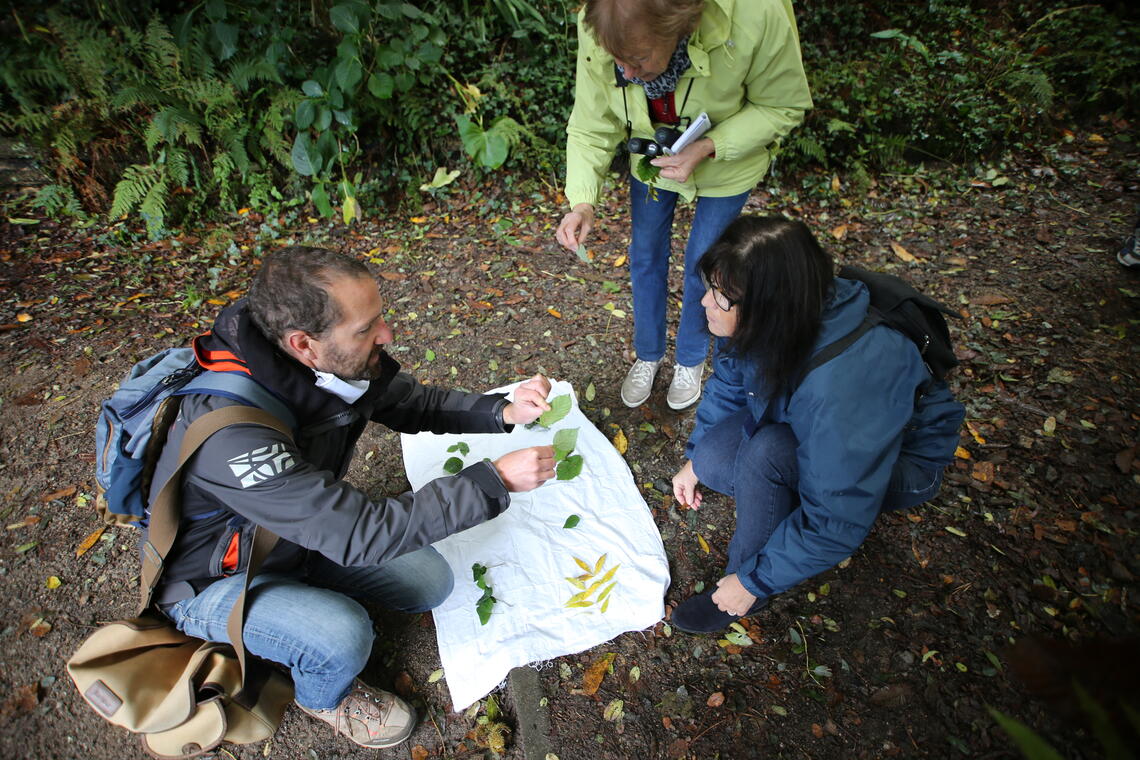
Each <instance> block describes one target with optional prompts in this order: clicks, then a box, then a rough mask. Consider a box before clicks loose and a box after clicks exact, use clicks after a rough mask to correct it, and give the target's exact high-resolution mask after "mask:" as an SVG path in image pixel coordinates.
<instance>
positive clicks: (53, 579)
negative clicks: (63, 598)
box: [47, 575, 63, 588]
mask: <svg viewBox="0 0 1140 760" xmlns="http://www.w3.org/2000/svg"><path fill="white" fill-rule="evenodd" d="M62 585H63V581H61V580H60V579H59V578H58V577H57V576H54V575H51V576H48V579H47V587H48V588H59V587H60V586H62Z"/></svg>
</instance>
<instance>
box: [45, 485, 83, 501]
mask: <svg viewBox="0 0 1140 760" xmlns="http://www.w3.org/2000/svg"><path fill="white" fill-rule="evenodd" d="M73 493H75V486H68V487H67V488H61V489H59V490H58V491H52V492H51V493H45V494H44V495H43V496H41V497H40V501H44V502H46V501H55V500H56V499H66V498H67V497H68V496H71V495H72V494H73Z"/></svg>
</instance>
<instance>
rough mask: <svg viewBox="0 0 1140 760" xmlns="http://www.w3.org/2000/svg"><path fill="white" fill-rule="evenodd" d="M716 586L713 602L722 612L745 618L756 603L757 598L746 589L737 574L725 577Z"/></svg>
mask: <svg viewBox="0 0 1140 760" xmlns="http://www.w3.org/2000/svg"><path fill="white" fill-rule="evenodd" d="M716 586H717V588H716V591H714V592H713V595H712V600H713V604H715V605H716V606H717V609H719V610H720V611H721V612H727V613H728V614H729V615H737V616H740V617H743V616H744V615H747V614H748V610H749V609H751V608H752V603H753V602H755V601H756V597H755V596H753V595H752V593H751V592H749V591H748V589H746V588H744V585H743V584H742V583H741V582H740V579H739V578H737V577H736V573H733V574H732V575H726V576H724V577H723V578H721V579H720V580H719V581H717V582H716Z"/></svg>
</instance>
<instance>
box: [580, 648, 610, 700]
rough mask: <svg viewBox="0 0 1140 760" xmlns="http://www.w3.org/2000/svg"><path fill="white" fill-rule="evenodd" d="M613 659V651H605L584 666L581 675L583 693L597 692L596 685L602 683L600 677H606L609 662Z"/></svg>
mask: <svg viewBox="0 0 1140 760" xmlns="http://www.w3.org/2000/svg"><path fill="white" fill-rule="evenodd" d="M613 661H614V653H613V652H607V653H606V654H604V655H602V656H601V657H599V658H598V659H596V660H594V661H593V662H592V663H591V664H590V667H588V668H586V673H585V674H584V675H583V676H582V692H583V693H584V694H596V693H597V692H598V687H599V686H601V685H602V679H604V678H605V677H606V672H607V671H609V669H610V664H611V663H613Z"/></svg>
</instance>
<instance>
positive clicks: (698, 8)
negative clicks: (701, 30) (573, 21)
mask: <svg viewBox="0 0 1140 760" xmlns="http://www.w3.org/2000/svg"><path fill="white" fill-rule="evenodd" d="M704 9H705V0H586V5H585V10H584V14H585V15H584V16H583V21H584V22H585V24H586V26H587V27H588V28H589V29H590V31H591V32H592V33H593V35H594V39H596V40H597V41H598V44H599V45H601V46H602V48H603V49H604V50H605V51H606V52H607V53H609V54H610V55H612V56H614V57H615V58H626V57H629V56H630V53H632V52H640V51H637V50H635V48H637V46H639V45H644V44H645V43H646V42H647V41H649V42H660V43H663V44H669V45H675V44H676V43H677V41H678V40H680V39H681V38H682V37H684V36H685V35H687V34H691V33H692V32H693V31H694V30H695V29H696V28H697V24H698V23H699V22H700V20H701V12H702V11H704Z"/></svg>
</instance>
